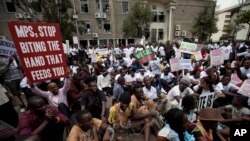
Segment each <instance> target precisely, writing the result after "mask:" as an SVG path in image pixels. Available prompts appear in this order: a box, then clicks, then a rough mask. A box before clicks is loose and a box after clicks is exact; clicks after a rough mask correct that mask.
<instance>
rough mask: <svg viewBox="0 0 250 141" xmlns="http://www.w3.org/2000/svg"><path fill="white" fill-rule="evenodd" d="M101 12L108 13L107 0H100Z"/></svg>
mask: <svg viewBox="0 0 250 141" xmlns="http://www.w3.org/2000/svg"><path fill="white" fill-rule="evenodd" d="M102 12H104V13H109V0H102Z"/></svg>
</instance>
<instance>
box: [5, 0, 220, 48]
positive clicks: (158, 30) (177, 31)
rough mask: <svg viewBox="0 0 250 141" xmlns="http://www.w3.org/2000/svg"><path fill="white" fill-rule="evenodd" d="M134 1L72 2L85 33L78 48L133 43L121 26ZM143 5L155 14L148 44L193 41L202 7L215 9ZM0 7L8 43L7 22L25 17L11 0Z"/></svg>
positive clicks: (184, 3) (177, 2)
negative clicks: (197, 17) (195, 26)
mask: <svg viewBox="0 0 250 141" xmlns="http://www.w3.org/2000/svg"><path fill="white" fill-rule="evenodd" d="M136 1H138V0H72V4H73V6H75V11H76V16H75V17H74V18H77V20H81V21H84V23H85V25H86V29H85V30H84V31H79V41H80V44H81V45H84V46H87V45H117V44H123V45H127V44H129V43H134V42H135V39H134V38H125V37H124V35H123V32H122V26H123V23H124V21H126V18H127V16H128V13H129V12H130V8H131V7H132V6H133V4H134V3H135V2H136ZM144 2H145V3H148V4H149V5H150V8H151V10H152V12H153V14H154V16H153V21H152V23H151V26H150V34H149V37H148V38H147V42H166V41H168V40H170V41H178V40H183V39H184V38H192V34H191V32H190V30H191V28H192V25H193V22H194V19H195V17H196V15H197V14H198V13H199V12H200V11H201V10H203V9H204V8H205V7H208V8H210V9H211V10H214V8H215V1H213V0H145V1H144ZM0 3H1V4H0V14H1V17H0V25H1V30H0V36H6V38H7V39H10V34H9V32H8V28H7V22H8V21H20V19H21V18H19V16H22V17H23V16H24V13H22V12H21V10H20V9H18V8H15V5H13V4H12V3H11V0H2V1H0ZM72 16H73V15H72ZM26 17H27V16H26ZM138 18H139V17H138ZM22 20H23V18H22Z"/></svg>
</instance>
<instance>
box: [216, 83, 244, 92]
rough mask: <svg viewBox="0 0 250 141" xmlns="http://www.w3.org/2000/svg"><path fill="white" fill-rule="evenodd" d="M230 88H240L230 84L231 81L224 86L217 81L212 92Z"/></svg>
mask: <svg viewBox="0 0 250 141" xmlns="http://www.w3.org/2000/svg"><path fill="white" fill-rule="evenodd" d="M231 89H235V90H239V89H240V88H239V87H237V86H236V85H234V84H232V83H228V84H227V85H226V86H224V85H223V84H222V82H220V83H218V84H217V85H216V86H215V88H214V92H215V93H222V92H221V91H222V90H225V91H229V90H231Z"/></svg>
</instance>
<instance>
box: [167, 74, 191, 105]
mask: <svg viewBox="0 0 250 141" xmlns="http://www.w3.org/2000/svg"><path fill="white" fill-rule="evenodd" d="M190 86H191V81H190V79H189V78H188V77H187V76H185V77H183V78H182V79H181V80H180V82H179V85H176V86H174V87H173V88H172V89H171V90H170V91H169V92H168V95H167V110H169V109H171V108H173V107H176V106H178V105H179V102H180V100H181V99H182V98H183V97H184V96H186V95H193V94H194V91H193V90H192V89H191V88H190Z"/></svg>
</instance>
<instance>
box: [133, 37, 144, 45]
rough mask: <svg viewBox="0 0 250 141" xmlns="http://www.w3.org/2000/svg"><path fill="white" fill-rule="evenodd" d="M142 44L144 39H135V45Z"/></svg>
mask: <svg viewBox="0 0 250 141" xmlns="http://www.w3.org/2000/svg"><path fill="white" fill-rule="evenodd" d="M143 44H144V39H142V38H137V39H136V40H135V45H143Z"/></svg>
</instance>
